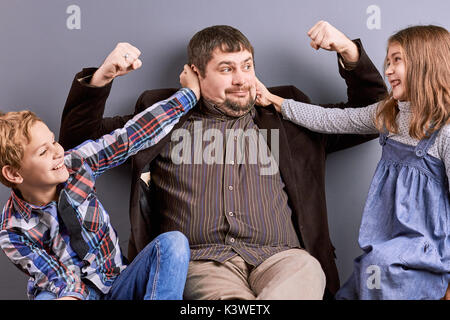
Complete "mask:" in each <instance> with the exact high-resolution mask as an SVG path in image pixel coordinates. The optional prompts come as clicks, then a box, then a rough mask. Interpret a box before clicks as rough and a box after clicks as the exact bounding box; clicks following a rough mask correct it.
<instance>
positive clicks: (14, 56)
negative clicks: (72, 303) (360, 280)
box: [0, 0, 450, 299]
mask: <svg viewBox="0 0 450 320" xmlns="http://www.w3.org/2000/svg"><path fill="white" fill-rule="evenodd" d="M73 5H75V6H76V7H73ZM449 12H450V2H449V1H448V0H428V1H426V2H425V1H420V0H396V1H388V0H371V1H368V0H358V1H356V0H341V1H332V0H302V1H300V0H277V1H274V0H226V1H225V0H189V1H186V0H185V1H182V0H128V1H123V0H121V1H118V0H108V1H107V0H96V1H90V0H78V1H75V0H70V1H69V0H40V1H33V0H16V1H12V0H11V1H7V0H0V42H1V43H2V46H1V47H2V49H1V50H0V66H1V68H0V70H1V71H0V72H1V73H0V83H1V85H0V109H1V110H3V111H11V110H21V109H24V108H30V109H31V110H33V111H35V112H36V113H37V114H38V115H39V116H40V117H41V118H42V119H43V120H44V121H45V122H46V123H47V124H48V126H49V128H50V129H51V130H53V131H54V132H55V134H58V132H59V122H60V117H61V113H62V108H63V105H64V102H65V99H66V96H67V93H68V90H69V88H70V84H71V81H72V78H73V76H74V74H75V73H76V72H78V71H79V70H81V68H82V67H89V66H99V65H100V64H101V63H102V61H103V59H104V58H105V57H106V55H107V54H108V53H109V52H110V51H111V50H112V49H113V48H114V47H115V45H116V43H117V42H120V41H126V42H130V43H131V44H133V45H135V46H136V47H138V48H139V49H140V50H141V51H142V52H143V54H142V61H143V67H142V68H141V69H140V70H139V71H137V72H134V73H132V74H130V75H128V76H126V77H123V78H119V79H117V80H116V81H115V83H114V87H113V90H112V93H111V96H110V99H109V104H108V106H107V110H106V115H115V114H126V113H130V112H132V111H133V108H134V104H135V101H136V98H137V97H138V95H139V94H140V93H141V92H142V91H144V90H146V89H155V88H163V87H177V86H178V75H179V73H180V71H181V69H182V66H183V64H184V63H185V61H186V45H187V43H188V41H189V39H190V38H191V36H192V35H193V34H194V33H195V32H197V31H198V30H200V29H202V28H204V27H207V26H210V25H215V24H229V25H232V26H234V27H237V28H238V29H240V30H241V31H242V32H243V33H244V34H245V35H246V36H247V37H248V38H249V39H250V41H251V42H252V44H253V46H254V48H255V61H256V70H257V75H258V76H259V77H260V79H261V80H262V82H263V83H265V84H266V85H267V86H275V85H287V84H292V85H295V86H296V87H298V88H299V89H301V90H302V91H304V92H305V93H306V94H307V95H309V96H310V97H311V99H312V101H314V102H316V103H330V102H337V101H343V100H345V99H346V95H345V93H346V90H345V83H344V82H343V81H342V80H341V79H340V77H339V75H338V72H337V65H336V57H335V55H334V54H332V53H329V52H325V51H319V52H316V51H315V50H313V49H312V48H311V47H310V46H309V40H308V39H309V38H308V37H307V35H306V32H307V31H308V30H309V29H310V28H311V27H312V26H313V25H314V24H315V23H316V22H317V21H318V20H327V21H329V22H330V23H332V24H333V25H335V26H336V27H337V28H339V29H340V30H342V31H343V32H344V33H345V34H347V35H348V36H349V37H350V38H357V37H359V38H361V39H362V41H363V43H364V46H365V48H366V51H367V52H368V54H369V56H371V57H372V59H373V61H374V63H375V64H376V66H377V67H378V69H379V70H380V71H382V65H383V59H384V55H385V51H386V40H387V38H388V37H389V36H390V35H391V34H392V33H394V32H395V31H397V30H399V29H402V28H404V27H407V26H409V25H414V24H438V25H441V26H443V27H445V28H447V29H449V19H448V18H449ZM379 157H380V148H379V146H378V143H377V141H371V142H368V143H365V144H363V145H360V146H357V147H354V148H351V149H348V150H345V151H341V152H338V153H335V154H333V155H331V156H330V157H329V159H328V162H327V186H326V188H327V206H328V212H329V225H330V231H331V237H332V240H333V243H334V245H335V247H336V254H337V257H338V259H337V265H338V268H339V274H340V277H341V281H345V280H346V279H347V277H348V276H349V275H350V273H351V270H352V260H353V258H355V257H356V256H357V255H359V254H360V249H359V247H358V244H357V235H358V230H359V224H360V220H361V212H362V208H363V205H364V201H365V198H366V194H367V191H368V187H369V184H370V180H371V178H372V174H373V172H374V169H375V166H376V163H377V161H378V159H379ZM129 175H130V168H129V167H127V166H123V167H119V168H116V169H114V170H112V171H110V172H108V173H106V174H105V175H103V176H102V177H101V178H100V179H99V180H98V183H97V187H98V193H99V197H100V199H101V201H102V203H103V204H104V206H105V207H106V208H107V210H109V213H110V214H111V217H112V222H113V225H114V226H115V228H116V230H117V231H118V233H119V236H120V238H121V246H122V249H123V250H124V253H125V254H126V250H127V240H128V236H129V219H128V203H129V188H130V179H129ZM8 196H9V190H8V189H7V188H6V187H4V186H3V185H2V186H0V204H1V207H3V205H4V204H5V201H6V200H7V198H8ZM0 270H1V272H0V299H26V294H25V290H26V282H27V277H26V276H25V275H24V274H22V273H21V272H20V271H19V270H18V269H16V268H15V267H14V266H13V265H12V264H11V263H10V262H9V260H8V259H7V258H6V256H5V255H4V253H3V252H1V253H0Z"/></svg>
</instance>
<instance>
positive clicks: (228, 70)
mask: <svg viewBox="0 0 450 320" xmlns="http://www.w3.org/2000/svg"><path fill="white" fill-rule="evenodd" d="M230 71H231V68H223V69H222V72H230Z"/></svg>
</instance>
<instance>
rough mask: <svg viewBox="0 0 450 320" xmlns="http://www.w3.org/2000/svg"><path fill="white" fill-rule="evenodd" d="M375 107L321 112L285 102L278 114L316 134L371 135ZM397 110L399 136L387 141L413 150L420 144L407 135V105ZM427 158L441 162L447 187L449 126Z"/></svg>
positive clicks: (437, 138)
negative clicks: (402, 144) (396, 142)
mask: <svg viewBox="0 0 450 320" xmlns="http://www.w3.org/2000/svg"><path fill="white" fill-rule="evenodd" d="M377 107H378V103H375V104H372V105H370V106H367V107H364V108H345V109H339V108H323V107H320V106H316V105H311V104H307V103H303V102H298V101H294V100H291V99H285V100H284V101H283V104H282V106H281V113H282V115H283V118H284V119H287V120H290V121H292V122H294V123H296V124H298V125H300V126H303V127H305V128H308V129H309V130H312V131H316V132H321V133H348V134H352V133H353V134H355V133H356V134H371V133H378V130H377V128H376V127H375V123H374V119H375V115H376V112H377ZM398 107H399V113H398V115H397V119H396V121H397V124H398V133H389V137H390V138H391V139H393V140H396V141H398V142H401V143H404V144H407V145H411V146H416V145H417V144H418V143H419V140H418V139H415V138H412V137H411V136H410V135H409V123H410V119H411V109H410V103H409V102H405V101H399V102H398ZM428 154H430V155H432V156H433V157H435V158H438V159H441V160H442V161H443V162H444V165H445V170H446V173H447V179H448V181H449V183H450V125H446V126H444V127H443V128H442V129H441V131H440V132H439V134H438V136H437V137H436V140H435V142H434V144H433V145H432V146H431V147H430V149H429V150H428Z"/></svg>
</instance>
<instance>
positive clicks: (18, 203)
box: [11, 185, 62, 222]
mask: <svg viewBox="0 0 450 320" xmlns="http://www.w3.org/2000/svg"><path fill="white" fill-rule="evenodd" d="M60 187H62V185H61V186H58V191H59V190H60ZM11 202H12V207H13V209H14V210H15V211H16V212H18V213H19V214H20V215H21V216H22V217H23V218H24V220H25V221H26V222H28V221H29V220H30V219H31V212H32V211H33V210H35V211H44V210H45V209H46V208H48V206H49V205H51V204H52V203H53V201H52V202H50V203H47V204H45V205H43V206H36V205H34V204H31V203H28V202H27V201H25V200H23V199H22V194H21V192H20V191H19V190H17V189H11Z"/></svg>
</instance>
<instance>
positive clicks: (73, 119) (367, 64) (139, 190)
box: [60, 40, 387, 294]
mask: <svg viewBox="0 0 450 320" xmlns="http://www.w3.org/2000/svg"><path fill="white" fill-rule="evenodd" d="M355 42H356V43H357V44H358V46H359V49H360V53H361V57H360V61H359V63H358V65H357V67H356V68H355V69H353V70H352V71H347V70H345V69H343V68H342V67H341V66H340V65H339V72H340V74H341V76H342V77H343V78H344V79H345V81H346V83H347V87H348V90H347V95H348V102H347V103H341V104H337V105H333V106H334V107H336V106H337V107H341V108H343V107H356V106H358V107H362V106H366V105H369V104H372V103H375V102H377V101H379V100H381V99H382V98H384V97H385V95H386V93H387V92H386V86H385V84H384V81H383V79H382V77H381V75H380V74H379V72H378V71H377V69H376V68H375V66H374V65H373V64H372V62H371V61H370V59H369V58H368V57H367V55H366V53H365V51H364V49H363V48H362V46H361V44H360V42H359V41H358V40H356V41H355ZM94 72H95V69H84V70H83V71H82V72H80V73H79V74H77V75H76V77H75V80H74V81H73V84H72V88H71V91H70V93H69V96H68V98H67V102H66V105H65V107H64V111H63V115H62V123H61V132H60V142H61V144H62V146H63V147H64V148H65V149H68V148H72V147H74V146H76V145H78V144H80V143H81V142H83V141H84V140H87V139H96V138H98V137H100V136H102V135H103V134H106V133H109V132H111V131H112V130H114V129H116V128H119V127H122V126H123V125H124V124H125V122H126V121H127V120H128V119H130V118H131V117H132V115H127V116H123V117H120V116H117V117H112V118H103V112H104V108H105V103H106V99H107V97H108V94H109V91H110V89H111V84H110V85H108V86H106V87H102V88H90V87H88V86H85V85H82V84H81V83H80V82H79V81H78V80H77V79H79V78H82V77H84V76H87V75H92V74H93V73H94ZM269 90H270V91H271V92H273V93H275V94H277V95H279V96H281V97H284V98H290V99H294V100H297V101H303V102H310V100H309V98H308V97H307V96H306V95H305V94H304V93H302V92H301V91H300V90H298V89H297V88H295V87H294V86H280V87H273V88H269ZM175 91H176V89H160V90H148V91H145V92H144V93H142V95H141V96H140V97H139V99H138V101H137V103H136V108H135V113H137V112H139V111H141V110H143V109H144V108H145V107H147V106H150V105H152V104H154V103H156V102H158V101H160V100H163V99H166V98H168V97H169V96H170V95H171V94H172V93H174V92H175ZM255 109H256V116H255V118H254V121H255V123H256V124H257V125H258V127H259V128H261V129H279V130H280V131H279V133H280V136H279V138H280V143H279V144H280V146H279V148H280V149H279V155H280V157H279V162H280V163H279V169H280V174H281V177H282V179H283V182H284V184H285V191H286V193H287V195H288V199H289V200H288V201H289V206H290V208H291V210H292V220H293V223H294V227H295V230H296V232H297V234H298V237H299V240H300V243H301V245H302V246H303V247H304V248H305V249H306V250H308V252H309V253H310V254H312V255H313V256H314V257H316V258H317V259H318V260H319V262H320V263H321V265H322V268H323V269H324V272H325V275H326V278H327V290H328V292H327V293H328V294H334V293H335V292H336V291H337V290H338V289H339V277H338V272H337V268H336V264H335V255H334V247H333V245H332V243H331V240H330V236H329V231H328V220H327V210H326V204H325V160H326V156H327V154H328V153H330V152H333V151H337V150H341V149H343V148H347V147H351V146H354V145H357V144H359V143H362V142H365V141H368V140H370V139H373V138H375V137H376V136H374V135H339V134H337V135H330V134H320V133H315V132H311V131H309V130H307V129H305V128H303V127H300V126H297V125H295V124H294V123H292V122H290V121H286V120H283V119H282V117H281V116H280V114H278V113H277V112H276V111H275V109H274V107H273V106H270V107H266V108H261V107H258V106H256V107H255ZM191 113H192V110H191V111H190V112H189V113H188V114H186V115H185V116H183V117H182V118H181V119H180V121H179V122H178V123H177V125H176V126H175V128H174V129H177V128H179V127H180V126H181V125H182V124H183V123H184V121H186V119H187V118H188V117H190V115H191ZM170 136H171V135H170V134H169V135H167V136H166V137H164V138H163V139H162V140H161V141H160V142H159V143H158V144H156V145H154V146H152V147H150V148H148V149H146V150H142V151H140V152H139V153H138V154H136V155H135V156H133V157H132V183H131V199H130V223H131V228H132V229H131V230H132V232H131V237H130V240H129V249H128V258H129V260H130V261H131V260H132V259H133V258H134V257H135V256H136V255H137V253H139V252H140V251H141V250H142V249H143V248H144V247H145V246H146V245H147V244H148V243H149V242H150V241H151V240H152V239H153V237H155V236H156V235H157V234H158V231H159V221H158V219H159V214H158V199H156V198H155V197H154V195H153V193H152V186H151V185H150V188H149V187H148V186H147V185H146V184H145V183H144V182H143V181H142V180H141V179H140V176H141V173H143V172H147V171H151V167H152V161H153V160H154V159H155V158H157V157H158V155H159V154H160V152H161V151H162V149H163V148H164V147H165V146H166V145H167V143H168V142H169V141H170ZM268 144H269V147H270V141H268Z"/></svg>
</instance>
